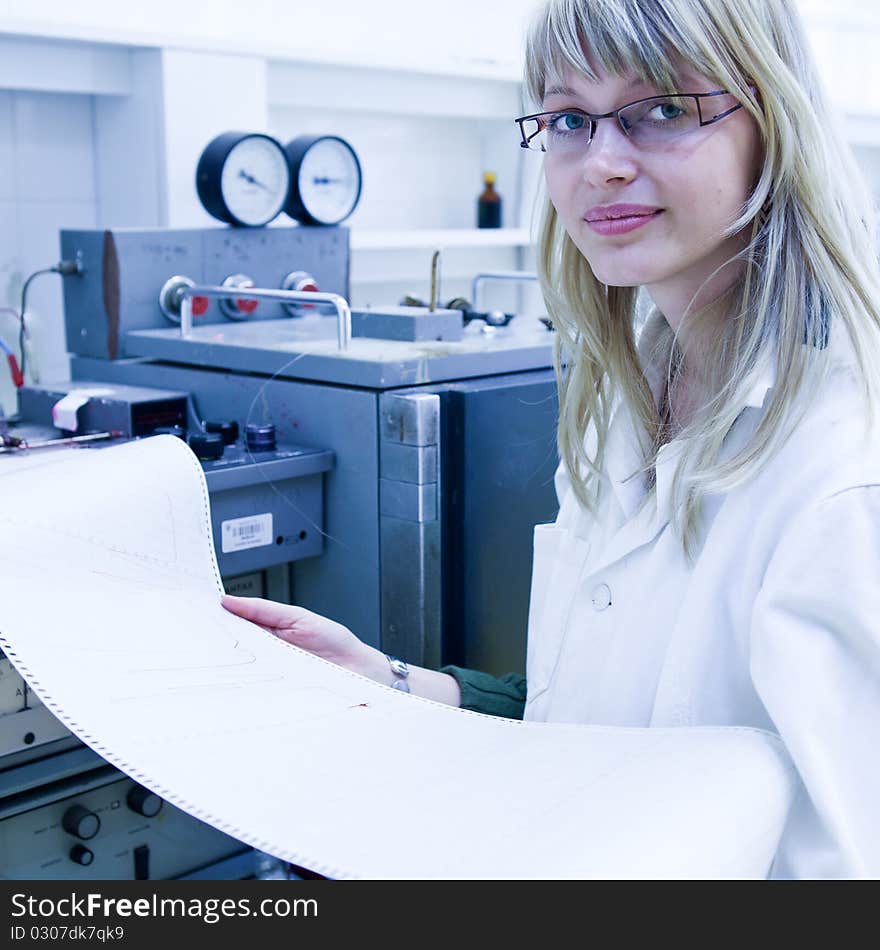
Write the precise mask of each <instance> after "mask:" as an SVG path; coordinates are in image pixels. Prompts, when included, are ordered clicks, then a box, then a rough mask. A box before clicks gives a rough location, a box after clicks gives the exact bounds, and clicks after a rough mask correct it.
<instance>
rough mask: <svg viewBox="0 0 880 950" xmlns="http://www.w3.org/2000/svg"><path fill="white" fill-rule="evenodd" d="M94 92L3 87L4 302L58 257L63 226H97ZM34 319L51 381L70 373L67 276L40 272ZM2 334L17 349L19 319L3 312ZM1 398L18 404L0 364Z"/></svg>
mask: <svg viewBox="0 0 880 950" xmlns="http://www.w3.org/2000/svg"><path fill="white" fill-rule="evenodd" d="M93 142H94V134H93V117H92V98H91V97H90V96H76V95H63V94H56V93H32V92H11V91H4V90H0V222H2V227H0V307H11V308H14V309H15V310H16V311H17V310H18V308H19V306H20V293H21V285H22V281H23V279H24V278H25V277H26V276H27V275H28V274H29V273H31V272H32V271H35V270H37V269H38V268H41V267H47V266H50V265H52V264H55V263H56V262H57V261H58V256H59V249H58V232H59V231H60V229H61V228H71V227H95V226H96V225H97V217H98V213H97V202H96V198H95V159H94V146H93ZM28 325H29V327H30V330H31V334H32V339H33V348H34V350H35V352H36V354H37V366H38V369H39V373H40V377H41V378H42V379H44V380H50V379H53V378H54V379H59V378H66V377H67V374H68V366H67V353H66V346H65V340H64V320H63V310H62V302H61V278H60V277H58V276H57V275H55V274H48V275H46V276H44V277H40V278H38V279H37V280H36V281H35V282H34V283H33V284H32V285H31V289H30V292H29V295H28ZM0 336H2V337H3V339H4V340H5V341H6V342H7V343H8V344H9V345H10V346H12V347H13V348H14V349H16V351H17V343H18V330H17V321H16V319H15V318H14V317H13V316H12V315H11V314H9V313H5V312H2V311H0ZM0 403H2V405H3V407H4V409H5V410H6V411H7V412H11V411H13V410H14V408H15V395H14V388H13V386H12V382H11V379H10V376H9V372H8V369H7V367H6V365H5V359H4V360H3V365H2V366H0Z"/></svg>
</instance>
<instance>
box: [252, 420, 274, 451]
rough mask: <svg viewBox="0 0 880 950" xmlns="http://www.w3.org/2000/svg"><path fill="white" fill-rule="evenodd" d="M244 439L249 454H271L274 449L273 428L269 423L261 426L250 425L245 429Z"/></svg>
mask: <svg viewBox="0 0 880 950" xmlns="http://www.w3.org/2000/svg"><path fill="white" fill-rule="evenodd" d="M245 439H246V440H247V447H248V448H249V449H250V450H251V452H271V451H273V449H274V448H275V426H273V425H272V423H271V422H270V423H268V424H267V425H263V426H261V425H257V424H256V423H251V424H250V425H249V426H248V427H247V428H246V429H245Z"/></svg>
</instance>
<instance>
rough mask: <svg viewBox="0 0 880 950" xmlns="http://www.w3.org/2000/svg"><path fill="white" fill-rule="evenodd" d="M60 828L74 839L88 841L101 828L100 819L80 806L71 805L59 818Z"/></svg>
mask: <svg viewBox="0 0 880 950" xmlns="http://www.w3.org/2000/svg"><path fill="white" fill-rule="evenodd" d="M61 827H62V828H63V829H64V830H65V831H66V832H67V833H68V834H71V835H73V836H74V837H76V838H82V839H83V841H88V840H89V838H94V837H95V835H96V834H97V833H98V829H99V828H100V827H101V819H100V818H99V817H98V816H97V815H96V814H95V813H94V812H93V811H89V810H88V808H85V807H83V806H82V805H71V806H70V808H68V809H67V811H66V812H65V813H64V815H63V816H62V818H61Z"/></svg>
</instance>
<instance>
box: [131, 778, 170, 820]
mask: <svg viewBox="0 0 880 950" xmlns="http://www.w3.org/2000/svg"><path fill="white" fill-rule="evenodd" d="M125 801H126V803H127V804H128V807H129V808H130V809H131V810H132V811H136V812H137V813H138V814H139V815H143V816H144V818H155V817H156V815H158V814H159V812H160V811H162V799H161V798H159V796H158V795H157V794H156V793H155V792H151V791H150V790H149V789H148V788H144V787H143V786H142V785H132V787H131V788H130V789H129V790H128V795H127V796H126V799H125Z"/></svg>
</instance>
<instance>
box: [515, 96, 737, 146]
mask: <svg viewBox="0 0 880 950" xmlns="http://www.w3.org/2000/svg"><path fill="white" fill-rule="evenodd" d="M749 89H751V90H752V92H754V91H755V87H754V86H749ZM730 95H734V93H730V92H728V91H727V90H726V89H715V90H714V91H713V92H671V93H669V94H668V95H666V96H662V95H661V96H646V97H645V98H644V99H636V100H635V102H628V103H626V105H623V106H621V107H620V108H619V109H612V110H611V111H610V112H603V113H602V114H601V115H594V114H593V113H591V112H584V110H583V109H554V110H552V111H549V112H535V113H534V114H533V115H523V116H520V117H519V118H518V119H514V120H513V121H514V122H516V123H517V124H518V125H519V132H520V135H521V136H522V142H520V143H519V147H520V148H529V147H530V146H529V142H531V140H532V139H533V138H534V137H535V136H536V135H540V134H541V133H542V132H543V131H544V129H546V128H547V124H546V123H545V124H544V125H542V127H541V128H539V129H538V131H537V132H533V133H532V134H531V135H527V134H526V129H525V123H526V122H528V121H529V120H530V119H543V118H544V117H545V116H558V115H565V114H566V113H570V112H573V113H575V114H576V115H582V116H583V117H584V118H585V119H589V120H590V137H589V139H587V147H589V145H590V143H591V142H592V141H593V136H594V135H595V134H596V125H597V123H598V122H599V119H612V118H614V119H617V124H618V125H619V126H620V131H621V132H623V134H624V135H625V136H627V137H629V132H628V131H627V129H626V126H625V125H624V124H623V122H622V121H621V118H620V113H621V112H623V111H624V110H626V109H629V108H630V107H631V106H637V105H638V104H639V103H640V102H651V101H652V100H653V99H694V100H696V103H697V115H698V117H699V119H700V128H702V127H703V126H705V125H713V124H714V123H715V122H720V121H721V119H725V118H727V116H729V115H730V114H731V113H732V112H736V110H737V109H742V107H743V104H742V103H741V102H738V103H737V104H736V105H735V106H733V108H731V109H728V110H727V111H726V112H722V113H720V115H716V116H713V117H712V118H711V119H704V118H703V110H702V108H701V106H700V99H709V98H711V97H712V96H730ZM532 151H537V149H532ZM541 151H542V152H546V151H547V149H546V148H544V145H543V143H542V144H541Z"/></svg>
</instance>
